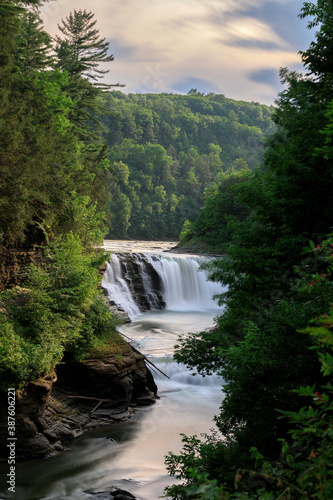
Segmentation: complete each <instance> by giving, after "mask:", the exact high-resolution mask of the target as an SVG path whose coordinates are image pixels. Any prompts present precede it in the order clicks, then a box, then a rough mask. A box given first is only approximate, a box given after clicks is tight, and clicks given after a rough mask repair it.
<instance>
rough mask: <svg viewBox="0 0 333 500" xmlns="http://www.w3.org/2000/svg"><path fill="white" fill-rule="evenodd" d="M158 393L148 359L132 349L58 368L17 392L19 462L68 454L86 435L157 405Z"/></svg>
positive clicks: (3, 435)
mask: <svg viewBox="0 0 333 500" xmlns="http://www.w3.org/2000/svg"><path fill="white" fill-rule="evenodd" d="M156 392H157V387H156V385H155V382H154V380H153V377H152V375H151V372H150V371H149V369H148V368H147V367H146V364H145V358H144V356H143V355H142V354H140V353H139V352H137V351H135V350H133V349H132V348H131V346H130V345H129V346H128V351H127V352H125V353H124V354H123V355H118V356H110V357H106V358H105V359H103V360H101V359H89V360H85V361H82V362H75V363H64V364H60V365H58V366H57V368H56V372H54V373H52V374H50V375H48V376H47V377H44V378H43V379H39V380H36V381H34V382H31V383H29V384H27V385H26V386H25V387H24V388H23V389H22V390H20V391H17V394H16V398H17V400H16V437H17V442H16V443H17V444H16V458H17V459H18V460H25V459H32V458H42V457H45V456H48V455H51V454H54V453H56V452H58V451H61V450H64V449H66V448H67V447H68V446H69V442H70V440H72V439H73V438H75V437H77V436H79V435H82V434H83V433H84V432H87V431H89V430H91V429H93V428H95V427H98V426H102V425H110V424H112V423H116V422H118V421H119V420H124V419H126V418H128V417H129V416H130V414H131V413H132V412H133V410H134V408H135V406H136V405H147V404H152V403H154V401H155V398H156ZM0 397H1V405H0V418H1V427H0V443H1V448H0V455H1V458H2V459H3V460H7V455H8V450H7V448H6V440H7V437H8V429H7V395H6V394H2V395H1V396H0Z"/></svg>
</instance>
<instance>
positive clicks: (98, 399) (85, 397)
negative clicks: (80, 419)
mask: <svg viewBox="0 0 333 500" xmlns="http://www.w3.org/2000/svg"><path fill="white" fill-rule="evenodd" d="M68 397H69V398H76V399H88V400H91V401H98V403H97V405H96V406H95V408H93V409H92V410H91V412H89V413H90V415H91V414H92V413H94V411H95V410H97V408H99V407H100V406H101V404H102V403H113V401H112V399H102V398H93V397H88V396H68Z"/></svg>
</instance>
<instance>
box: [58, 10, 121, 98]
mask: <svg viewBox="0 0 333 500" xmlns="http://www.w3.org/2000/svg"><path fill="white" fill-rule="evenodd" d="M93 18H94V14H93V13H92V12H87V11H86V10H83V11H82V10H79V11H77V10H74V13H71V14H70V15H69V16H68V17H66V20H62V25H59V24H58V28H59V30H60V31H61V32H62V34H63V35H64V39H62V38H60V37H59V36H56V53H57V55H58V59H59V62H58V66H59V67H60V68H61V69H63V70H64V69H65V70H67V71H68V73H69V75H70V76H71V77H73V76H75V75H80V76H83V77H86V78H88V79H89V81H91V82H92V83H93V85H94V86H96V85H97V86H101V84H100V83H98V82H97V80H98V79H99V78H102V77H103V76H104V75H105V74H106V73H108V72H109V70H108V69H107V70H103V69H101V68H100V67H99V66H100V63H103V62H111V61H113V60H114V56H113V54H110V55H108V50H109V44H108V42H106V41H105V38H100V35H99V31H98V30H97V29H96V28H95V25H96V23H97V21H96V20H93ZM110 87H112V85H103V88H110Z"/></svg>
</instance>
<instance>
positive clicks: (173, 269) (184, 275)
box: [102, 254, 223, 320]
mask: <svg viewBox="0 0 333 500" xmlns="http://www.w3.org/2000/svg"><path fill="white" fill-rule="evenodd" d="M143 261H145V262H146V263H148V264H150V265H151V267H153V268H154V269H155V270H156V272H157V273H158V275H159V276H160V278H161V281H162V288H161V290H160V292H161V293H162V295H163V299H164V301H165V303H166V310H170V311H207V310H214V309H216V308H217V304H216V301H214V300H213V296H214V295H217V294H220V293H221V292H222V291H223V289H222V287H221V285H220V284H219V283H213V282H211V281H208V274H209V273H208V271H206V270H200V266H201V265H202V264H204V263H205V262H206V261H207V259H206V258H204V257H197V256H187V257H183V256H182V257H181V256H177V257H175V256H170V255H167V256H165V255H164V256H157V255H152V254H140V259H138V263H139V265H140V267H141V272H142V277H143V284H144V288H145V289H146V288H149V286H151V279H150V276H149V275H148V274H147V272H146V269H145V267H144V266H143ZM102 286H103V288H104V289H105V290H106V291H107V294H108V297H109V298H110V299H112V301H113V302H114V303H115V304H116V305H117V306H118V308H119V309H121V310H123V311H126V312H127V313H128V316H129V318H130V319H132V320H133V319H134V318H136V317H137V316H138V315H139V314H140V309H139V306H138V304H136V303H135V300H134V299H133V296H132V294H131V291H130V284H129V283H127V282H126V280H125V276H124V273H123V271H122V269H121V264H120V261H119V258H118V256H117V255H116V254H112V256H111V259H110V262H108V266H107V270H106V273H105V274H104V278H103V281H102Z"/></svg>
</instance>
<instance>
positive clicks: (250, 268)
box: [166, 0, 333, 500]
mask: <svg viewBox="0 0 333 500" xmlns="http://www.w3.org/2000/svg"><path fill="white" fill-rule="evenodd" d="M308 16H309V17H310V22H309V27H310V28H313V27H316V29H317V32H316V35H315V40H314V42H312V43H311V45H310V47H309V48H308V50H306V51H304V52H301V56H302V61H303V64H304V69H305V74H300V73H296V72H293V71H288V70H287V69H282V70H281V79H282V81H283V82H284V83H285V84H286V90H285V91H283V92H281V93H280V94H279V97H278V101H277V104H278V107H277V109H276V112H275V114H274V122H275V124H276V125H277V131H276V133H274V134H273V135H272V137H271V138H270V140H269V143H268V148H267V151H266V154H265V158H264V161H263V165H262V167H261V168H259V169H256V170H255V171H254V172H253V173H251V174H250V175H244V174H242V173H240V174H233V175H232V176H231V177H230V176H229V177H228V178H225V179H223V180H222V182H221V183H220V185H219V186H218V188H217V190H215V192H214V193H212V194H211V195H210V196H208V197H207V198H206V203H205V206H204V208H203V210H202V211H201V213H200V215H199V217H198V218H197V219H196V221H195V222H194V223H187V224H186V225H185V226H184V228H183V232H182V237H183V239H184V240H185V241H186V239H188V238H192V239H193V238H194V237H200V238H203V239H204V240H205V241H206V242H208V243H214V234H215V236H216V237H217V238H218V240H219V244H220V248H222V249H223V250H224V251H226V256H225V257H223V258H220V259H217V260H215V261H214V262H213V263H212V264H211V266H210V270H211V278H212V279H213V280H216V281H219V282H220V283H222V284H223V285H227V291H226V292H225V293H224V294H223V295H221V296H220V297H219V301H220V304H224V305H225V312H224V314H223V315H222V316H220V317H219V318H218V325H217V328H216V329H214V330H213V331H209V332H202V333H200V334H192V335H191V336H190V337H189V338H186V339H183V340H181V341H180V342H179V345H178V346H177V352H176V359H177V360H178V361H181V362H184V363H186V364H187V365H188V366H189V367H191V368H192V369H193V368H194V369H196V370H197V371H199V372H201V373H203V374H207V373H212V372H217V373H218V374H219V375H221V376H222V378H223V380H224V384H223V387H222V390H223V393H224V399H223V401H222V404H221V408H220V413H219V415H217V416H216V417H215V423H216V425H217V430H216V432H215V433H213V434H211V435H207V436H204V437H203V438H201V439H200V438H198V437H197V436H184V439H183V442H184V447H183V450H182V451H181V452H180V453H179V454H178V455H173V454H171V453H170V454H169V455H168V457H167V459H166V464H167V468H168V470H169V472H170V473H171V474H173V475H175V476H177V477H179V478H181V479H182V480H183V483H184V484H185V486H180V485H175V486H172V487H170V488H167V492H168V493H169V495H170V496H171V497H172V498H174V499H177V500H179V499H183V498H184V499H185V498H193V499H194V498H196V499H197V498H202V499H206V498H209V499H210V500H215V499H216V500H218V499H222V498H223V499H236V498H237V499H239V498H242V499H259V498H260V499H272V500H273V499H274V500H275V499H299V500H300V499H310V498H318V499H319V498H320V499H322V500H329V499H330V498H332V496H333V472H332V471H333V439H332V438H333V401H332V396H333V389H332V373H333V353H332V346H333V334H332V329H333V314H332V307H333V282H332V272H333V253H332V248H333V233H332V214H333V198H332V195H331V194H332V190H333V148H332V139H333V101H332V95H333V93H332V91H333V87H332V81H333V80H332V64H331V61H332V51H333V36H332V34H333V7H332V2H325V1H324V2H322V1H320V0H318V1H317V2H316V3H309V2H306V3H304V5H303V8H302V10H301V14H300V17H301V18H304V17H308Z"/></svg>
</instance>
